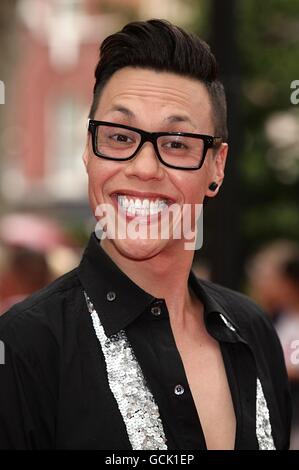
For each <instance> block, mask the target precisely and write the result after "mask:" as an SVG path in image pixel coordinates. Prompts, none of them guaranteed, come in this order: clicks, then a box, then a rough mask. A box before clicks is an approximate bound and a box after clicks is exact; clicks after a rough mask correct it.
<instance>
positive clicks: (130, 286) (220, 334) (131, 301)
mask: <svg viewBox="0 0 299 470" xmlns="http://www.w3.org/2000/svg"><path fill="white" fill-rule="evenodd" d="M78 274H79V278H80V281H81V283H82V285H83V288H84V290H85V292H86V293H87V295H88V297H89V298H90V300H91V301H92V303H93V305H94V307H95V309H96V311H97V313H98V315H99V316H100V320H101V323H102V325H103V328H104V330H105V333H106V335H107V336H111V335H113V334H116V333H117V332H119V331H120V330H123V329H125V328H126V327H127V326H128V325H129V324H130V323H132V322H133V321H134V320H135V319H136V318H137V317H139V315H141V314H142V313H143V312H144V311H145V309H150V308H151V306H152V305H153V304H155V303H157V302H161V301H163V299H157V298H155V297H153V296H152V295H150V294H149V293H148V292H146V291H144V290H143V289H142V288H141V287H139V286H137V284H135V283H134V282H133V281H132V280H131V279H130V278H129V277H128V276H127V275H126V274H125V273H124V272H123V271H122V270H121V269H120V268H119V267H118V266H117V265H116V264H115V263H114V261H113V260H112V259H111V258H110V256H109V255H108V254H107V253H106V252H105V250H104V249H103V248H102V247H101V245H100V242H99V240H98V239H97V237H96V235H95V233H92V235H91V237H90V240H89V243H88V245H87V247H86V249H85V252H84V254H83V257H82V260H81V263H80V265H79V268H78ZM188 284H189V286H190V287H191V288H192V290H193V291H194V293H195V294H196V295H197V296H198V298H199V299H200V300H201V301H202V303H203V305H204V320H205V324H206V327H207V330H208V332H209V333H210V334H211V335H212V336H214V337H216V338H217V339H219V340H222V341H229V342H236V341H238V340H240V338H239V335H238V332H237V328H236V325H234V323H233V321H232V320H231V318H229V316H228V314H227V312H226V311H225V310H224V308H223V307H222V306H221V305H220V304H219V302H218V301H217V300H216V299H215V298H213V297H212V295H211V294H209V293H208V292H207V289H206V288H205V286H204V283H202V282H201V281H199V280H198V278H197V277H196V276H195V275H194V273H193V272H192V271H190V275H189V280H188Z"/></svg>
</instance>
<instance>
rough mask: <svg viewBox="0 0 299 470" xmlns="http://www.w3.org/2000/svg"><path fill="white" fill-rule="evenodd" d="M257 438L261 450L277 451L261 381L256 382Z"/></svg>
mask: <svg viewBox="0 0 299 470" xmlns="http://www.w3.org/2000/svg"><path fill="white" fill-rule="evenodd" d="M256 437H257V440H258V444H259V449H260V450H275V445H274V441H273V437H272V428H271V423H270V413H269V409H268V405H267V401H266V398H265V396H264V392H263V388H262V384H261V382H260V380H259V379H257V382H256Z"/></svg>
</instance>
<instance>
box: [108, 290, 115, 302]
mask: <svg viewBox="0 0 299 470" xmlns="http://www.w3.org/2000/svg"><path fill="white" fill-rule="evenodd" d="M106 297H107V300H109V302H113V300H115V299H116V293H115V292H113V291H110V292H108V293H107V296H106Z"/></svg>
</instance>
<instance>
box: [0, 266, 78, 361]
mask: <svg viewBox="0 0 299 470" xmlns="http://www.w3.org/2000/svg"><path fill="white" fill-rule="evenodd" d="M81 290H82V289H81V284H80V280H79V278H78V275H77V269H74V270H73V271H70V272H69V273H67V274H65V275H64V276H62V277H60V278H58V279H57V280H55V281H54V282H52V283H51V284H49V285H48V286H47V287H45V288H43V289H41V290H39V291H38V292H36V293H34V294H33V295H31V296H29V297H27V298H26V299H25V300H23V301H22V302H19V303H17V304H15V305H14V306H12V307H11V308H10V309H9V310H8V311H7V312H6V313H4V314H3V315H1V317H0V340H1V341H2V342H4V344H7V345H9V346H10V347H11V349H13V350H14V351H15V352H16V353H17V354H25V355H26V354H30V352H32V354H33V355H36V353H38V352H40V351H42V350H45V348H48V349H51V350H53V348H54V347H55V346H56V347H57V343H59V341H60V339H61V337H62V336H63V326H64V324H65V323H66V322H68V318H67V317H69V316H70V315H71V316H72V319H73V320H74V322H76V315H77V314H78V313H77V312H78V308H76V305H77V304H78V302H80V299H81V297H83V296H82V292H81Z"/></svg>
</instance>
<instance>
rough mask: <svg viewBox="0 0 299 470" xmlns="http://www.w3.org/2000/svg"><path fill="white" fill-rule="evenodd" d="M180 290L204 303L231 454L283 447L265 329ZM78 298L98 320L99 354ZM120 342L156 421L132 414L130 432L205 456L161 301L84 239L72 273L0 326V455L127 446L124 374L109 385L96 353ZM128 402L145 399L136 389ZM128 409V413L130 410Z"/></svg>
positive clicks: (246, 315)
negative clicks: (224, 394)
mask: <svg viewBox="0 0 299 470" xmlns="http://www.w3.org/2000/svg"><path fill="white" fill-rule="evenodd" d="M189 287H190V289H192V290H193V291H194V293H195V294H196V295H197V296H198V297H199V299H200V300H201V301H202V303H203V305H204V321H205V324H206V328H207V331H208V333H209V334H210V335H212V336H213V337H214V338H215V339H216V340H218V341H219V343H220V347H221V352H222V355H223V360H224V365H225V370H226V373H227V378H228V382H229V386H230V390H231V394H232V399H233V405H234V410H235V414H236V420H237V430H236V441H235V449H259V448H262V449H263V448H273V447H275V448H276V449H287V448H288V445H289V433H290V419H291V412H290V398H289V390H288V382H287V375H286V370H285V365H284V360H283V355H282V350H281V346H280V343H279V341H278V338H277V335H276V333H275V331H274V329H273V328H272V326H271V324H270V322H269V320H268V319H267V318H266V316H265V315H264V314H263V312H261V311H260V309H259V308H258V307H257V306H256V305H255V304H254V303H253V302H252V301H250V300H249V299H248V298H247V297H245V296H244V295H242V294H239V293H236V292H234V291H232V290H230V289H227V288H223V287H220V286H218V285H216V284H213V283H211V282H207V281H199V280H198V279H196V277H195V276H194V274H193V273H192V272H190V276H189ZM86 296H87V297H88V299H89V300H90V302H91V303H92V304H93V307H94V309H95V310H96V312H97V314H98V318H99V321H100V324H101V325H102V328H103V332H102V334H104V335H105V336H106V343H105V344H104V345H101V343H100V341H99V339H98V337H97V335H96V331H95V328H94V322H93V317H92V315H91V312H92V307H91V304H88V303H87V302H86ZM88 305H89V306H90V309H91V310H90V311H89V310H88ZM120 332H124V335H125V338H126V340H125V343H124V348H123V352H124V353H125V354H127V353H128V351H132V358H133V360H135V361H136V363H137V364H138V367H140V370H141V374H143V378H144V381H145V384H146V387H147V389H148V390H149V393H150V394H151V396H152V397H153V401H154V403H155V406H156V409H157V411H158V415H159V418H158V419H156V418H154V415H153V414H152V413H151V411H150V412H149V413H147V411H148V410H142V409H139V411H138V412H141V417H142V419H141V421H140V422H141V423H142V422H145V423H146V422H148V423H150V424H149V428H148V429H150V425H153V423H152V422H151V420H152V421H153V420H155V421H159V420H160V422H161V425H162V429H163V432H164V439H165V441H166V443H165V445H166V446H167V448H168V449H183V450H188V449H193V450H195V449H199V450H200V449H206V443H205V438H204V434H203V430H202V427H201V424H200V420H199V418H198V415H197V412H196V408H195V405H194V401H193V399H192V395H191V392H190V388H189V386H188V382H187V379H186V375H185V372H184V367H183V364H182V361H181V358H180V355H179V353H178V350H177V347H176V345H175V341H174V338H173V335H172V331H171V327H170V322H169V314H168V311H167V306H166V303H165V302H164V300H163V299H156V298H154V297H152V296H151V295H150V294H148V293H147V292H145V291H144V290H142V289H141V288H140V287H139V286H137V285H136V284H135V283H134V282H133V281H132V280H131V279H129V278H128V277H127V276H126V275H125V274H124V273H123V272H122V271H121V270H120V269H119V268H118V267H117V266H116V264H115V263H114V262H113V261H112V260H111V259H110V257H109V256H108V255H107V254H106V253H105V251H104V250H103V249H102V248H101V246H100V244H99V242H98V240H97V239H96V237H95V235H94V234H92V236H91V238H90V241H89V244H88V246H87V248H86V250H85V252H84V255H83V257H82V260H81V263H80V265H79V267H78V268H76V269H74V270H73V271H71V272H69V273H68V274H66V275H64V276H62V277H61V278H59V279H58V280H56V281H55V282H54V283H52V284H51V285H50V286H48V287H46V288H45V289H43V290H41V291H39V292H38V293H36V294H34V295H32V296H31V297H29V298H28V299H26V300H24V301H23V302H20V303H19V304H16V305H15V306H13V307H12V308H11V309H10V310H9V311H8V312H7V313H6V314H4V315H3V316H2V317H1V318H0V339H1V340H2V341H3V343H4V349H5V361H2V362H4V364H2V365H0V448H1V449H104V450H113V449H115V450H121V449H132V447H133V448H134V445H133V444H132V439H131V437H130V430H129V427H128V424H127V422H126V421H125V419H124V418H123V416H124V415H123V414H122V412H121V408H122V407H124V408H125V413H127V416H131V415H130V410H129V411H128V406H129V405H128V406H127V402H126V400H127V401H128V403H129V401H130V396H127V397H125V396H120V401H117V397H116V395H115V393H114V392H113V389H112V385H111V384H112V382H113V380H114V384H116V387H117V383H118V384H119V385H121V386H122V392H121V393H123V394H124V393H125V391H126V387H127V384H128V391H130V390H133V389H134V386H135V385H134V380H133V383H132V380H131V378H130V376H129V374H130V367H128V368H127V369H126V368H124V367H121V366H120V369H119V371H117V367H116V376H115V370H114V372H113V373H114V379H113V377H112V375H111V376H110V378H109V373H110V372H109V370H110V369H111V364H110V365H109V363H108V362H107V357H106V356H105V354H104V349H105V347H107V348H109V347H115V344H116V343H115V342H117V341H119V340H120V338H121V335H120ZM121 341H122V339H121ZM118 344H119V343H118ZM107 351H108V349H107ZM107 351H106V352H107ZM109 351H110V352H109ZM109 351H108V353H109V354H110V353H111V349H110V350H109ZM116 351H117V350H116ZM2 359H3V358H2ZM116 359H117V358H116ZM122 359H124V360H125V361H126V360H127V359H126V357H125V356H124V357H123V358H122ZM113 360H115V356H114V359H113ZM115 364H116V365H117V363H115V362H114V363H113V367H115ZM120 364H121V363H120ZM118 373H119V380H118V376H117V374H118ZM111 374H112V372H111ZM111 377H112V379H111ZM110 379H111V380H112V382H111V380H110ZM130 380H131V383H129V381H130ZM203 380H204V378H203ZM117 381H118V382H117ZM257 384H259V385H260V388H258V385H257ZM130 387H131V388H130ZM132 387H133V388H132ZM135 388H136V387H135ZM257 390H259V391H258V392H257ZM261 390H262V396H261V395H260V392H261ZM135 392H136V390H135ZM138 394H139V395H140V396H141V397H143V396H144V389H143V388H142V387H141V388H140V390H138ZM138 394H137V395H136V396H137V397H138V396H139V395H138ZM127 395H128V394H127ZM258 398H259V399H258ZM138 399H139V398H138ZM131 405H132V407H133V408H132V409H133V412H136V406H137V408H138V406H139V405H138V404H137V405H136V404H135V403H134V402H133V403H131ZM131 405H130V406H131ZM134 406H135V411H134ZM126 407H127V408H126ZM139 408H140V407H139ZM141 408H142V407H141ZM142 413H143V414H142ZM143 419H144V420H145V421H142V420H143ZM146 420H148V421H146ZM144 429H145V432H147V428H146V426H145V427H144ZM265 433H266V434H265ZM265 436H266V437H265ZM269 443H270V444H269ZM271 443H272V444H273V445H272V444H271ZM135 448H136V447H135ZM137 448H138V447H137Z"/></svg>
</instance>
